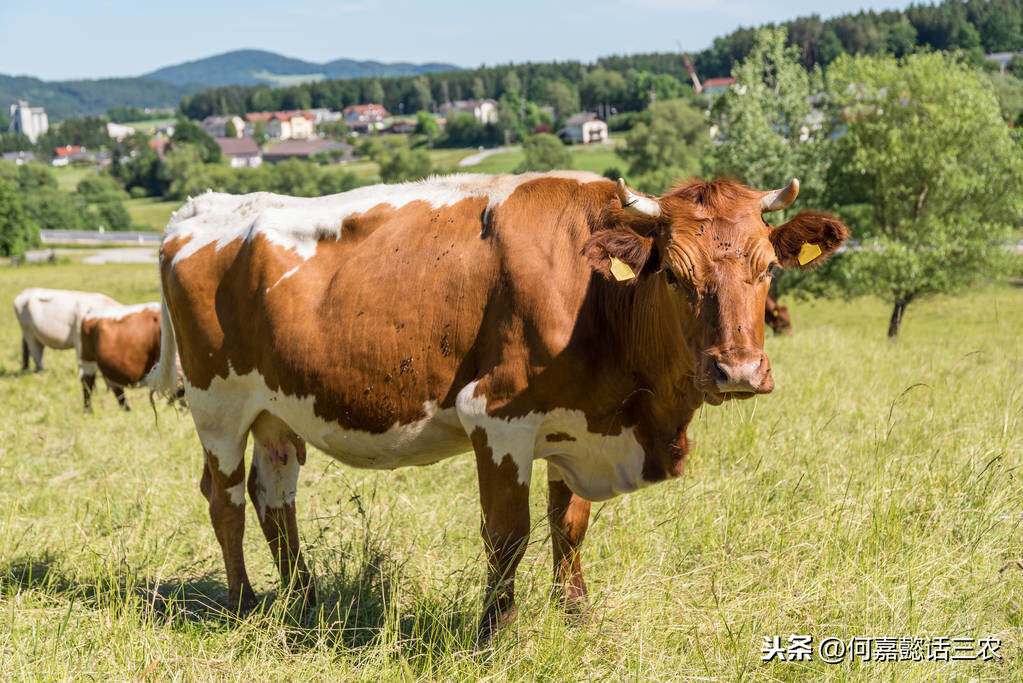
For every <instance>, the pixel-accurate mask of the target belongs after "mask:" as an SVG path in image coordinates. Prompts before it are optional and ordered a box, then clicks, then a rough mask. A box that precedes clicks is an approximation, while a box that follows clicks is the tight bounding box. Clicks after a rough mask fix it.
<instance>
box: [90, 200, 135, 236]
mask: <svg viewBox="0 0 1023 683" xmlns="http://www.w3.org/2000/svg"><path fill="white" fill-rule="evenodd" d="M98 213H99V222H100V225H102V226H103V227H104V228H106V229H107V230H118V231H121V230H131V227H132V226H131V214H129V213H128V210H127V209H126V208H124V204H122V203H121V202H105V203H103V204H100V205H99V207H98Z"/></svg>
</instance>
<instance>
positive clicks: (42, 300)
mask: <svg viewBox="0 0 1023 683" xmlns="http://www.w3.org/2000/svg"><path fill="white" fill-rule="evenodd" d="M119 305H120V304H118V303H117V302H116V301H114V300H113V299H111V298H110V297H109V296H107V295H105V294H97V293H96V292H77V291H74V290H67V289H41V288H38V287H32V288H30V289H25V290H22V291H21V292H19V293H18V296H16V297H14V315H15V316H16V317H17V318H18V325H19V327H21V369H22V371H25V370H28V359H29V357H31V358H32V360H33V361H35V365H36V372H39V371H41V370H42V369H43V349H45V348H46V347H47V346H48V347H50V348H51V349H70V348H75V349H77V348H78V331H79V327H80V323H81V316H82V314H83V313H84V312H85V311H87V310H88V309H89V308H92V307H93V306H119Z"/></svg>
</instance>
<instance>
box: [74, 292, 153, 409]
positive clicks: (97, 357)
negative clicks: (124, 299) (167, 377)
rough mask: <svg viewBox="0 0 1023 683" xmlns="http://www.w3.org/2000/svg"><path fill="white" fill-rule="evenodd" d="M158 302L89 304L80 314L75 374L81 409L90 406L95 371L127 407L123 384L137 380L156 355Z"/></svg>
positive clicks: (142, 375) (142, 378)
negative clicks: (79, 392)
mask: <svg viewBox="0 0 1023 683" xmlns="http://www.w3.org/2000/svg"><path fill="white" fill-rule="evenodd" d="M160 318H161V312H160V302H158V301H157V302H154V303H148V304H135V305H133V306H120V305H118V306H104V307H99V308H91V309H89V311H88V312H87V313H85V314H84V315H82V317H81V345H80V348H79V354H78V367H79V375H80V377H81V379H82V398H83V400H84V402H85V409H86V410H91V409H92V406H91V402H92V392H93V389H95V386H96V373H97V372H99V373H100V374H102V375H103V380H104V381H105V382H106V383H107V386H108V387H110V390H111V391H113V392H114V396H116V397H117V403H118V405H120V406H121V408H123V409H124V410H131V408H130V407H129V406H128V399H127V398H125V396H124V389H125V387H132V386H136V385H138V384H140V383H141V382H142V380H144V379H145V377H146V375H147V374H148V373H149V371H150V370H152V369H153V366H154V365H156V362H157V360H159V358H160Z"/></svg>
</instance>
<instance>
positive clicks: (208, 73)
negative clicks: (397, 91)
mask: <svg viewBox="0 0 1023 683" xmlns="http://www.w3.org/2000/svg"><path fill="white" fill-rule="evenodd" d="M458 69H460V67H458V66H455V65H454V64H436V63H430V64H410V63H408V62H397V63H392V64H385V63H382V62H373V61H365V62H360V61H356V60H353V59H336V60H334V61H332V62H327V63H325V64H318V63H316V62H307V61H304V60H301V59H294V58H292V57H285V56H283V55H279V54H277V53H276V52H267V51H266V50H234V51H232V52H225V53H224V54H221V55H214V56H212V57H206V58H204V59H197V60H195V61H191V62H184V63H182V64H176V65H174V66H165V67H163V68H162V69H157V70H156V71H152V72H150V73H147V74H143V76H142V77H143V78H149V79H157V80H161V81H167V82H170V83H175V84H177V85H181V86H184V85H188V84H192V83H202V84H204V85H207V86H210V85H261V84H265V85H272V86H287V85H296V84H298V83H302V82H312V81H322V80H337V79H346V78H365V77H374V76H414V75H416V74H421V73H430V72H434V71H456V70H458Z"/></svg>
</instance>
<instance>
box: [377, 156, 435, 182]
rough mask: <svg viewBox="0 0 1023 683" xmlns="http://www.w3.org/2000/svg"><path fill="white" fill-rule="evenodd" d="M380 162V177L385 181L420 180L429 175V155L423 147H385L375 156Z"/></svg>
mask: <svg viewBox="0 0 1023 683" xmlns="http://www.w3.org/2000/svg"><path fill="white" fill-rule="evenodd" d="M376 161H377V163H378V164H380V179H381V180H383V181H384V182H385V183H399V182H403V181H407V180H420V179H421V178H425V177H426V176H428V175H430V171H431V170H432V166H431V164H430V155H429V154H428V153H427V151H426V150H425V149H409V148H408V147H398V148H397V149H385V150H384V151H383V152H381V153H379V154H378V155H377V157H376Z"/></svg>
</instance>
